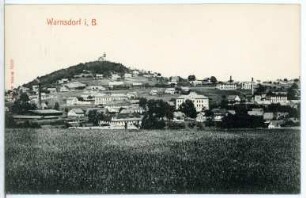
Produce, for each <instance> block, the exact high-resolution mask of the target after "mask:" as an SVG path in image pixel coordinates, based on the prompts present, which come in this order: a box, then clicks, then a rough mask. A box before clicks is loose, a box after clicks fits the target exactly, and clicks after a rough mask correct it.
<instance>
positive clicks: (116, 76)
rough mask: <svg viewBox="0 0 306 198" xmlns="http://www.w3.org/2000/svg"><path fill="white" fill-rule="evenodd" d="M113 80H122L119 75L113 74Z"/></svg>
mask: <svg viewBox="0 0 306 198" xmlns="http://www.w3.org/2000/svg"><path fill="white" fill-rule="evenodd" d="M111 79H112V80H118V79H120V76H119V75H118V74H112V78H111Z"/></svg>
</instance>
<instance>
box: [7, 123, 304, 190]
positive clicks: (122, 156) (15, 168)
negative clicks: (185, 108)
mask: <svg viewBox="0 0 306 198" xmlns="http://www.w3.org/2000/svg"><path fill="white" fill-rule="evenodd" d="M5 157H6V158H5V166H6V178H5V180H6V181H5V184H6V192H7V193H8V194H15V193H18V194H19V193H26V194H28V193H33V194H37V193H51V194H54V193H59V194H67V193H98V194H99V193H115V194H117V193H289V194H292V193H294V194H295V193H299V192H300V130H294V129H277V130H250V129H246V130H233V131H226V130H213V129H212V130H210V131H189V130H182V131H167V130H164V131H128V132H125V131H106V130H105V131H100V130H89V131H85V130H75V129H73V130H72V129H35V130H34V129H6V134H5Z"/></svg>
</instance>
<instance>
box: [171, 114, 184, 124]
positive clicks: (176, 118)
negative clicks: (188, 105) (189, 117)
mask: <svg viewBox="0 0 306 198" xmlns="http://www.w3.org/2000/svg"><path fill="white" fill-rule="evenodd" d="M185 118H186V115H185V114H184V113H183V112H181V111H175V112H173V122H177V123H182V122H184V121H185Z"/></svg>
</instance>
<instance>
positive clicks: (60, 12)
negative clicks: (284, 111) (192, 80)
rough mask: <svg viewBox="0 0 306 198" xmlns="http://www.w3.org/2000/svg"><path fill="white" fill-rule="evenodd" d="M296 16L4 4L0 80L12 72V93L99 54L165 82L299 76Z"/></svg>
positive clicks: (286, 9)
mask: <svg viewBox="0 0 306 198" xmlns="http://www.w3.org/2000/svg"><path fill="white" fill-rule="evenodd" d="M299 17H300V7H299V6H298V5H260V4H254V5H250V4H249V5H246V4H244V5H238V4H236V5H229V4H224V5H222V4H219V5H216V4H206V5H203V4H202V5H200V4H199V5H124V6H123V5H107V6H106V5H92V6H86V5H82V6H76V5H74V6H71V5H61V6H54V5H40V6H36V5H35V6H34V5H9V6H6V7H5V66H6V80H7V82H9V81H10V79H11V71H13V72H14V84H13V85H14V86H18V85H20V84H23V83H26V82H28V81H30V80H32V79H34V78H35V77H37V76H41V75H44V74H47V73H50V72H53V71H55V70H58V69H61V68H66V67H68V66H72V65H76V64H78V63H80V62H89V61H94V60H97V59H98V57H99V56H101V55H102V54H103V52H106V54H107V59H108V60H110V61H114V62H121V63H123V64H124V65H126V66H130V67H134V68H139V69H145V70H152V71H157V72H161V73H162V74H163V75H165V76H171V75H180V76H183V77H187V75H189V74H195V75H196V77H197V78H203V77H207V76H211V75H215V76H216V77H217V78H218V79H220V80H226V79H228V78H229V76H230V75H232V76H233V78H234V79H235V80H249V79H250V78H251V77H254V78H255V79H261V80H267V79H271V80H274V79H277V78H285V77H288V78H293V77H299V75H300V18H299ZM50 18H54V19H62V20H63V19H75V20H78V19H79V18H81V19H82V22H83V20H84V19H87V21H89V20H90V19H92V18H95V19H96V20H97V23H98V25H97V26H88V27H87V26H50V25H47V19H50ZM10 60H13V61H14V68H10ZM8 84H9V83H7V84H6V86H8Z"/></svg>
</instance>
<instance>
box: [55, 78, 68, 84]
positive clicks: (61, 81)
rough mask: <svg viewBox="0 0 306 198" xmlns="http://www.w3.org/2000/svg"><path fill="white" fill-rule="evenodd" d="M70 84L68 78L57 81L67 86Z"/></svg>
mask: <svg viewBox="0 0 306 198" xmlns="http://www.w3.org/2000/svg"><path fill="white" fill-rule="evenodd" d="M68 82H69V80H68V78H62V79H60V80H58V81H57V83H58V84H65V83H68Z"/></svg>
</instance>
